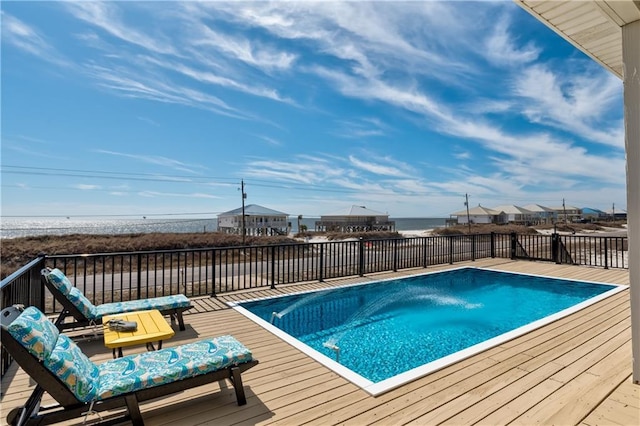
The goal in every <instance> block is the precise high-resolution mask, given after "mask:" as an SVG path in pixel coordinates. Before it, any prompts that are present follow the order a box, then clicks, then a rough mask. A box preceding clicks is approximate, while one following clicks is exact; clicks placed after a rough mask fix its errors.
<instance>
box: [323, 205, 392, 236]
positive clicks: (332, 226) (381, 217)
mask: <svg viewBox="0 0 640 426" xmlns="http://www.w3.org/2000/svg"><path fill="white" fill-rule="evenodd" d="M395 229H396V223H395V222H394V221H392V220H389V215H388V214H387V213H381V212H377V211H375V210H370V209H368V208H366V207H365V206H351V207H350V208H348V209H346V210H345V211H341V212H336V213H332V214H327V215H322V216H320V220H318V221H316V231H327V232H367V231H395Z"/></svg>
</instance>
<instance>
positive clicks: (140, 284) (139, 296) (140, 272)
mask: <svg viewBox="0 0 640 426" xmlns="http://www.w3.org/2000/svg"><path fill="white" fill-rule="evenodd" d="M137 268H138V270H137V272H136V279H137V280H138V286H137V290H136V291H137V292H138V298H142V256H141V254H140V253H138V262H137ZM179 282H180V279H179V278H178V283H179ZM185 288H186V283H185ZM178 291H180V288H179V287H178ZM147 296H148V295H147Z"/></svg>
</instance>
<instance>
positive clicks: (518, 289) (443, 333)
mask: <svg viewBox="0 0 640 426" xmlns="http://www.w3.org/2000/svg"><path fill="white" fill-rule="evenodd" d="M624 288H626V286H618V285H611V284H602V283H593V282H582V281H572V280H560V279H555V278H549V277H542V276H533V275H525V274H516V273H507V272H499V271H494V270H488V269H480V268H469V267H465V268H458V269H453V270H448V271H444V272H434V273H427V274H421V275H414V276H410V277H406V278H401V279H391V280H383V281H377V282H369V283H363V284H357V285H351V286H345V287H339V288H333V289H329V290H319V291H314V292H307V293H299V294H293V295H288V296H282V297H275V298H267V299H260V300H253V301H247V302H242V303H234V304H232V306H233V307H234V308H235V309H237V310H238V311H240V312H241V313H243V314H244V315H246V316H248V317H249V318H251V319H252V320H254V321H255V322H257V323H259V324H260V325H262V326H263V327H265V328H266V329H268V330H269V331H271V332H273V333H274V334H276V335H278V336H280V337H281V338H283V339H284V340H285V341H287V342H289V343H290V344H292V345H294V346H295V347H297V348H299V349H301V350H303V351H304V352H305V353H307V354H309V355H310V356H311V357H313V358H314V359H316V360H318V361H320V362H321V363H323V364H324V365H326V366H328V367H329V368H331V369H333V370H334V371H336V372H337V373H338V374H340V375H342V376H343V377H345V378H347V379H348V380H350V381H352V382H353V383H355V384H357V385H358V386H360V387H362V388H363V389H365V390H366V391H367V392H369V393H371V394H373V395H377V394H379V393H382V392H386V391H388V390H390V389H392V388H394V387H397V386H399V385H401V384H403V383H406V382H408V381H411V380H414V379H415V378H417V377H420V376H423V375H425V374H428V373H430V372H433V371H435V370H438V369H440V368H442V367H444V366H446V365H449V364H452V363H454V362H457V361H459V360H461V359H464V358H466V357H468V356H471V355H473V354H475V353H478V352H480V351H482V350H485V349H488V348H490V347H492V346H495V345H498V344H500V343H502V342H504V341H506V340H509V339H512V338H514V337H516V336H518V335H521V334H524V333H526V332H528V331H531V330H533V329H535V328H538V327H540V326H542V325H544V324H548V323H549V322H552V321H554V320H557V319H558V318H561V317H563V316H566V315H568V314H570V313H572V312H575V311H577V310H579V309H582V308H584V307H585V306H587V305H589V304H592V303H595V302H596V301H598V300H601V299H603V298H605V297H608V296H610V295H612V294H614V293H616V292H618V291H621V290H623V289H624Z"/></svg>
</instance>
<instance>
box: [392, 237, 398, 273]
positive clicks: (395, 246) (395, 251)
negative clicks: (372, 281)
mask: <svg viewBox="0 0 640 426" xmlns="http://www.w3.org/2000/svg"><path fill="white" fill-rule="evenodd" d="M393 272H398V240H397V239H395V240H393Z"/></svg>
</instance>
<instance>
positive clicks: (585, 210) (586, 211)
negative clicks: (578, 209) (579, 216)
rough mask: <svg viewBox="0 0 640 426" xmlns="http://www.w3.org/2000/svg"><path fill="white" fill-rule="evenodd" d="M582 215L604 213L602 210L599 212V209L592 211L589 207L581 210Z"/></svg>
mask: <svg viewBox="0 0 640 426" xmlns="http://www.w3.org/2000/svg"><path fill="white" fill-rule="evenodd" d="M582 213H583V214H584V213H587V214H589V213H591V214H592V213H597V214H604V212H603V211H602V210H600V209H592V208H591V207H583V208H582Z"/></svg>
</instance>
